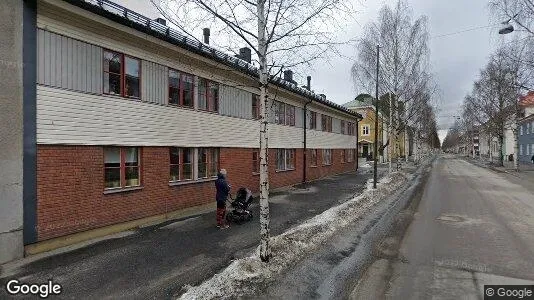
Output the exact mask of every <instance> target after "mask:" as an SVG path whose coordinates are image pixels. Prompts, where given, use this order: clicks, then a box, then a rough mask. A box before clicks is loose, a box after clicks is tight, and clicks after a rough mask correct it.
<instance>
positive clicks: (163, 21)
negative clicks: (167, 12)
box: [154, 18, 167, 26]
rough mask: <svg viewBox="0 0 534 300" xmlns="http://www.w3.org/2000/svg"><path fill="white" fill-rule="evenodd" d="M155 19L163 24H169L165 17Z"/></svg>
mask: <svg viewBox="0 0 534 300" xmlns="http://www.w3.org/2000/svg"><path fill="white" fill-rule="evenodd" d="M154 21H156V22H158V23H160V24H161V25H163V26H167V21H166V20H165V19H163V18H157V19H155V20H154Z"/></svg>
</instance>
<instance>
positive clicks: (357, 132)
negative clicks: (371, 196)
mask: <svg viewBox="0 0 534 300" xmlns="http://www.w3.org/2000/svg"><path fill="white" fill-rule="evenodd" d="M359 123H360V119H358V118H356V129H355V130H356V171H358V167H359V166H358V160H359V158H360V153H358V149H359V147H358V137H359V135H360V124H359Z"/></svg>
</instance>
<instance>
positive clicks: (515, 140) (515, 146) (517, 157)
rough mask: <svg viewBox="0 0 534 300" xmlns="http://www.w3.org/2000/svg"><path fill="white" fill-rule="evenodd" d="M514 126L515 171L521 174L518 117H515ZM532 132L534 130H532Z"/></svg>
mask: <svg viewBox="0 0 534 300" xmlns="http://www.w3.org/2000/svg"><path fill="white" fill-rule="evenodd" d="M512 126H513V128H514V129H513V130H512V132H513V133H514V170H516V172H519V145H518V140H519V137H518V136H517V134H518V131H519V127H518V124H517V115H516V116H515V119H514V124H513V125H512ZM532 130H534V128H532Z"/></svg>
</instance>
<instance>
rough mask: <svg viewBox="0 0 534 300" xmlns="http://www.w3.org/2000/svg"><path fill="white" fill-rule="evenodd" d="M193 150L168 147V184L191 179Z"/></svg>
mask: <svg viewBox="0 0 534 300" xmlns="http://www.w3.org/2000/svg"><path fill="white" fill-rule="evenodd" d="M193 150H194V149H193V148H179V147H169V163H170V164H169V175H170V176H169V182H177V181H182V180H191V179H193Z"/></svg>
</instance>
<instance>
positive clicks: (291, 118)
mask: <svg viewBox="0 0 534 300" xmlns="http://www.w3.org/2000/svg"><path fill="white" fill-rule="evenodd" d="M284 106H285V111H286V123H285V125H288V126H295V106H293V105H291V104H287V103H284Z"/></svg>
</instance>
